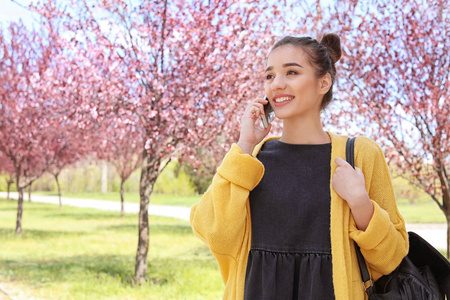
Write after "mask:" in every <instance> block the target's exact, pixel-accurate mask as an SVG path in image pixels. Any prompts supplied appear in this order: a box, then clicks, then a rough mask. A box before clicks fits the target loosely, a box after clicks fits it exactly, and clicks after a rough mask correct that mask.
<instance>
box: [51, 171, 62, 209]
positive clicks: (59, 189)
mask: <svg viewBox="0 0 450 300" xmlns="http://www.w3.org/2000/svg"><path fill="white" fill-rule="evenodd" d="M58 175H59V174H53V176H55V181H56V186H57V187H58V198H59V210H62V200H61V186H60V185H59V180H58Z"/></svg>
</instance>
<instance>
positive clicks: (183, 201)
mask: <svg viewBox="0 0 450 300" xmlns="http://www.w3.org/2000/svg"><path fill="white" fill-rule="evenodd" d="M33 195H47V196H57V195H58V194H57V193H55V192H33V193H32V194H31V200H33ZM62 196H63V197H66V198H78V199H96V200H110V201H120V194H119V193H105V194H102V193H63V194H62ZM24 197H25V200H28V194H25V195H24ZM200 197H201V196H177V195H168V194H156V193H154V194H152V196H151V198H150V203H151V204H159V205H176V206H188V207H190V206H192V205H194V204H195V203H197V202H198V200H200ZM124 198H125V202H132V203H139V193H126V194H125V195H124Z"/></svg>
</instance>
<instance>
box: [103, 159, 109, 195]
mask: <svg viewBox="0 0 450 300" xmlns="http://www.w3.org/2000/svg"><path fill="white" fill-rule="evenodd" d="M101 168H102V178H101V192H102V194H106V193H107V192H108V163H107V162H106V161H102V167H101Z"/></svg>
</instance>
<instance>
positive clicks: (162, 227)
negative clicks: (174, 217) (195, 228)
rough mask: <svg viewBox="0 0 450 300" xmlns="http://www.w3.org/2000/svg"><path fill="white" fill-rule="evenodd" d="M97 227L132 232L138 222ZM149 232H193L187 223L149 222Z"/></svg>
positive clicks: (170, 233) (173, 233) (184, 233)
mask: <svg viewBox="0 0 450 300" xmlns="http://www.w3.org/2000/svg"><path fill="white" fill-rule="evenodd" d="M98 228H99V229H105V230H112V231H116V230H117V231H122V232H130V231H131V232H134V231H136V230H137V229H138V224H137V223H136V224H121V225H108V226H98ZM150 234H169V235H186V234H193V232H192V228H191V226H190V225H189V223H173V224H160V223H150Z"/></svg>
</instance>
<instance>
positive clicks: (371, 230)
mask: <svg viewBox="0 0 450 300" xmlns="http://www.w3.org/2000/svg"><path fill="white" fill-rule="evenodd" d="M358 144H359V145H358ZM358 150H359V151H358ZM355 152H356V157H355V164H356V166H357V167H359V168H361V170H362V171H363V173H364V177H365V181H366V189H367V192H368V194H369V197H370V199H371V201H372V203H373V206H374V212H373V216H372V219H371V220H370V223H369V225H368V227H367V229H366V230H365V231H361V230H358V228H357V227H356V224H355V222H354V220H353V219H352V222H351V225H350V237H351V238H352V239H353V240H354V241H355V242H356V243H357V244H358V245H359V246H360V248H361V253H362V254H363V255H364V258H365V260H366V263H367V264H368V267H369V268H370V269H371V271H372V276H373V279H374V280H377V279H378V278H379V277H381V276H382V275H386V274H389V273H391V272H392V271H393V270H394V269H395V268H396V267H397V266H398V265H399V264H400V262H401V261H402V259H403V258H404V257H405V256H406V254H407V253H408V250H409V243H408V234H407V232H406V228H405V221H404V220H403V217H402V216H401V214H400V212H399V211H398V207H397V203H396V200H395V194H394V189H393V186H392V182H391V178H390V175H389V171H388V168H387V164H386V160H385V158H384V155H383V152H382V150H381V148H380V147H379V146H378V145H377V144H376V143H375V142H374V141H372V140H370V139H368V138H364V137H361V138H358V139H356V142H355Z"/></svg>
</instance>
